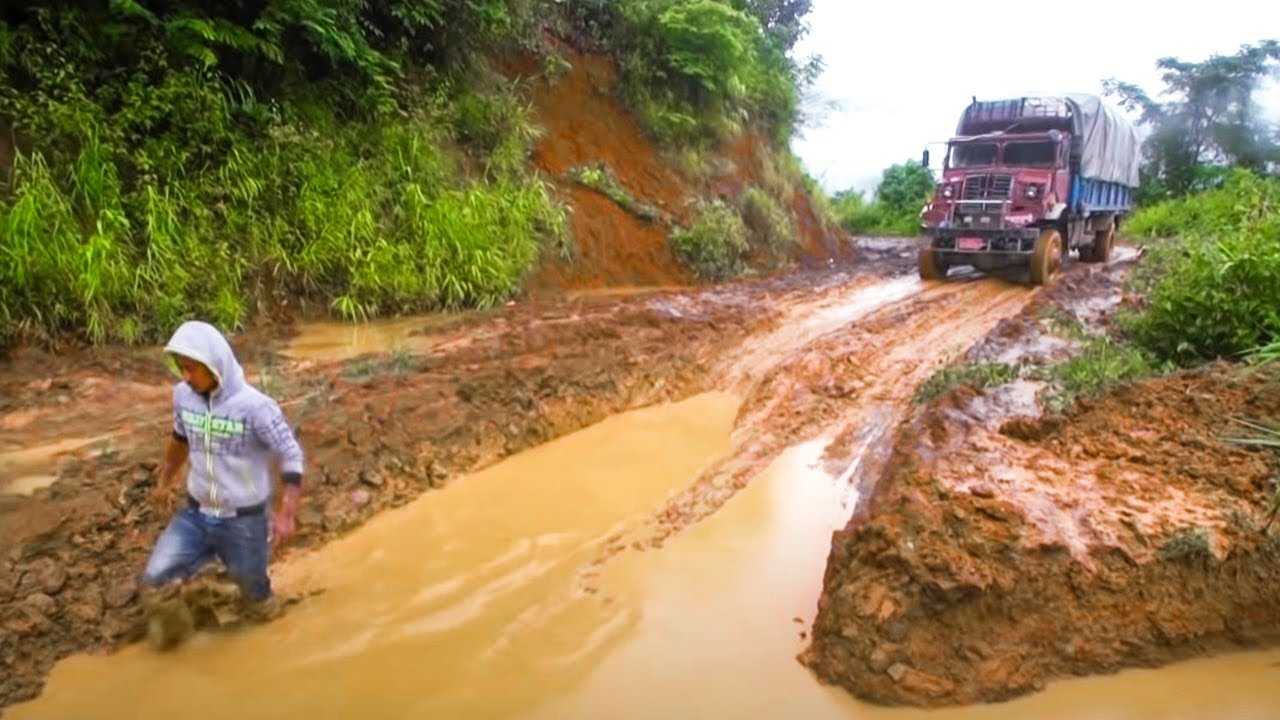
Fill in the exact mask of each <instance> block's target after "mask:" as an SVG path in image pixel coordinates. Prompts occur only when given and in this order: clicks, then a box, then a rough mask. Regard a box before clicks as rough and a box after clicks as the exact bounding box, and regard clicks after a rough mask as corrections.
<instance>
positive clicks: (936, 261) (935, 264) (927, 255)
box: [920, 247, 947, 280]
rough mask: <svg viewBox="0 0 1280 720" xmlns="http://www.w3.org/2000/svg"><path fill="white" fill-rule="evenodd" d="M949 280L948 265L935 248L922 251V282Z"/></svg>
mask: <svg viewBox="0 0 1280 720" xmlns="http://www.w3.org/2000/svg"><path fill="white" fill-rule="evenodd" d="M946 278H947V263H946V261H944V260H943V259H942V258H940V257H938V254H937V253H936V252H934V251H933V248H931V247H927V248H923V249H922V250H921V251H920V279H921V280H945V279H946Z"/></svg>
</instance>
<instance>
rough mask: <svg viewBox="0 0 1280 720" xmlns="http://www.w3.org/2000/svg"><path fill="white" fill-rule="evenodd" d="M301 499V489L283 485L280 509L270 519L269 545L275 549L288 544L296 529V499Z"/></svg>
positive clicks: (295, 486)
mask: <svg viewBox="0 0 1280 720" xmlns="http://www.w3.org/2000/svg"><path fill="white" fill-rule="evenodd" d="M300 497H302V488H301V487H299V486H297V485H285V486H284V495H283V497H281V498H280V509H279V510H277V511H276V513H275V517H274V518H272V521H273V524H272V531H271V544H272V545H275V546H277V547H279V546H281V545H284V544H285V543H287V542H289V538H291V537H293V531H294V529H295V528H296V525H297V523H296V521H295V518H296V517H297V515H298V498H300Z"/></svg>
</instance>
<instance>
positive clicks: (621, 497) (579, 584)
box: [6, 394, 1280, 720]
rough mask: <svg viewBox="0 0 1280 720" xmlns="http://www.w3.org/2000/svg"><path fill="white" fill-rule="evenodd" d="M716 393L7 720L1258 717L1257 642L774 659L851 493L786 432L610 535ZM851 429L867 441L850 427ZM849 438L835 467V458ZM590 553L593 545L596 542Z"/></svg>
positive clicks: (489, 486) (529, 472) (686, 465)
mask: <svg viewBox="0 0 1280 720" xmlns="http://www.w3.org/2000/svg"><path fill="white" fill-rule="evenodd" d="M738 409H739V400H738V399H737V398H735V397H733V396H731V395H726V394H708V395H702V396H698V397H695V398H692V399H690V400H687V401H684V402H682V403H678V404H674V405H667V406H659V407H652V408H648V409H645V410H640V411H636V412H633V413H629V414H626V415H622V416H617V417H614V418H610V419H608V420H606V421H604V422H602V423H600V424H598V425H595V426H593V427H590V428H587V429H586V430H583V431H581V432H579V433H576V434H574V435H570V436H567V437H564V438H561V439H559V440H556V441H553V442H551V443H548V444H546V445H543V446H541V447H539V448H536V449H534V450H531V451H528V452H526V453H523V454H521V455H518V456H515V457H512V458H510V459H508V460H506V461H504V462H502V463H501V464H498V465H495V466H493V467H491V468H489V469H487V470H485V471H482V472H479V473H476V474H474V475H472V476H470V477H467V478H464V479H462V480H460V481H459V482H457V483H456V484H454V485H451V486H450V487H449V488H448V489H446V490H444V491H441V492H436V493H429V494H427V495H424V496H422V497H421V498H419V499H418V500H416V501H415V502H413V503H411V504H409V505H406V506H404V507H401V508H398V509H395V510H391V511H388V512H385V513H384V514H382V515H380V516H379V517H377V518H375V519H373V520H372V521H370V522H369V523H368V524H366V525H365V526H363V527H361V528H359V529H357V530H356V531H354V532H353V533H351V534H350V535H348V536H346V537H345V538H342V539H340V540H338V541H335V542H334V543H331V544H330V545H328V546H326V547H324V548H321V549H318V550H316V551H314V552H312V553H309V554H306V555H302V556H298V557H295V558H294V559H292V560H291V561H290V562H288V563H287V564H286V565H284V566H280V567H277V568H275V571H274V572H275V577H276V580H277V585H278V587H280V588H281V589H282V590H284V591H286V592H303V593H305V592H312V591H323V592H320V593H319V594H316V595H314V596H312V597H310V598H309V599H307V600H306V601H304V602H303V603H302V604H300V605H298V606H296V607H294V608H293V610H292V611H291V612H290V614H288V615H287V616H286V617H285V618H283V619H282V620H280V621H277V622H276V623H274V624H272V625H269V626H266V627H260V628H255V629H252V630H249V631H244V632H240V633H234V634H220V635H201V636H198V637H196V638H195V639H194V640H193V641H192V642H191V643H190V644H188V645H187V646H186V647H184V648H182V649H181V650H179V651H177V652H175V653H172V654H168V655H157V654H154V653H151V652H149V651H147V650H145V649H143V648H142V647H141V646H133V647H129V648H126V649H125V650H123V651H121V652H119V653H117V654H115V655H112V656H98V657H91V656H80V657H75V658H71V659H68V660H66V661H64V662H62V663H60V664H59V665H58V666H57V667H56V668H55V670H54V672H53V674H52V676H51V678H50V681H49V684H48V686H47V688H46V690H45V692H44V694H43V695H42V696H41V697H40V698H38V699H36V700H35V701H33V702H31V703H28V704H25V705H19V706H15V707H12V708H9V710H8V711H7V713H6V715H7V717H10V718H68V719H69V718H152V717H154V718H174V717H187V718H204V717H210V718H212V717H220V718H227V717H246V718H268V717H271V718H281V717H300V718H349V717H371V718H426V717H436V718H529V719H544V718H774V717H803V718H832V719H836V718H849V719H853V718H890V719H891V718H902V719H903V720H907V719H908V718H939V719H942V720H945V719H947V718H956V719H960V718H996V717H1002V718H1005V717H1027V718H1062V719H1066V718H1095V719H1100V720H1101V719H1111V718H1152V719H1155V718H1159V719H1161V720H1174V719H1181V718H1186V719H1187V720H1192V719H1195V720H1199V719H1202V718H1232V719H1235V720H1255V719H1256V720H1263V719H1270V718H1277V717H1280V651H1272V652H1263V653H1253V654H1240V655H1231V656H1224V657H1219V658H1212V659H1207V660H1202V661H1196V662H1189V663H1184V664H1180V665H1176V666H1172V667H1168V668H1164V669H1161V670H1157V671H1137V672H1126V673H1122V674H1119V675H1115V676H1110V677H1102V678H1091V679H1083V680H1074V681H1068V682H1061V683H1056V684H1054V685H1051V686H1050V688H1049V689H1048V690H1047V691H1045V692H1043V693H1040V694H1038V695H1035V696H1032V697H1029V698H1026V699H1023V700H1019V701H1015V702H1011V703H1005V704H1001V705H990V706H978V707H970V708H959V709H953V710H942V711H929V712H925V711H919V710H914V709H886V708H879V707H873V706H869V705H865V704H862V703H859V702H857V701H855V700H853V699H852V698H850V697H849V696H848V695H846V694H845V693H844V692H843V691H841V690H838V689H834V688H828V687H823V686H821V685H819V684H818V683H817V682H816V681H814V680H813V678H812V677H811V676H810V675H809V674H808V672H807V671H806V670H805V669H804V668H803V667H802V666H801V665H800V664H799V663H798V662H796V660H795V659H794V658H795V655H796V654H797V653H798V652H799V651H800V650H801V649H802V648H803V647H804V643H805V639H804V634H805V632H806V631H807V628H808V627H809V624H810V622H811V621H812V618H813V614H814V612H815V609H816V608H815V606H816V602H817V598H818V595H819V592H820V589H821V578H822V572H823V567H824V564H825V562H826V553H827V549H828V547H829V542H830V534H831V531H832V529H834V528H836V527H839V526H841V525H843V524H844V522H845V521H846V519H847V517H848V515H849V513H850V512H851V511H852V508H853V505H854V504H855V503H856V501H857V497H856V493H855V492H854V491H852V490H851V489H850V484H849V482H848V478H849V477H850V476H851V475H852V474H853V472H854V470H856V467H851V468H849V470H848V471H847V472H845V473H843V474H842V476H841V477H833V476H832V475H830V474H828V473H827V472H825V471H824V470H823V469H822V468H823V467H824V463H823V462H822V461H821V460H822V455H823V450H824V446H825V441H823V440H815V441H813V442H810V443H807V444H803V445H799V446H797V447H793V448H791V449H790V450H788V451H787V452H785V453H783V454H782V455H781V456H780V457H779V458H778V459H777V460H776V461H775V462H774V463H773V464H772V465H771V466H770V468H769V469H768V470H767V471H766V472H765V473H763V474H762V475H761V476H759V477H758V478H756V480H755V481H754V482H752V483H751V484H750V485H749V486H748V487H747V488H746V489H745V490H743V491H742V492H740V493H739V494H738V495H736V496H735V497H733V498H732V499H731V500H730V501H729V502H728V503H727V504H726V505H725V506H724V507H723V508H721V509H720V511H719V512H717V513H716V514H715V515H713V516H711V517H710V518H708V519H706V520H705V521H703V522H702V523H700V524H698V525H696V526H694V527H692V528H690V529H688V530H687V531H686V532H684V533H682V534H679V535H676V536H674V537H672V538H671V539H669V540H668V541H667V542H666V543H665V545H663V546H662V547H661V548H660V549H650V548H647V547H646V548H645V549H635V548H632V547H628V548H626V549H625V550H623V551H622V552H620V553H614V552H608V551H609V550H611V549H612V550H616V549H617V546H618V545H619V544H620V543H622V542H623V540H622V538H624V537H627V536H628V535H629V534H630V535H634V534H636V531H637V528H639V527H640V526H642V525H643V523H644V522H645V520H646V519H647V517H648V515H649V513H651V512H652V511H653V509H654V508H657V507H659V506H660V505H661V503H662V501H663V500H664V498H667V497H669V496H670V495H671V494H672V493H674V492H676V491H678V490H680V489H681V488H684V487H686V486H687V485H688V484H689V483H690V482H691V481H692V480H693V479H694V478H695V477H697V476H698V474H699V473H700V472H701V471H702V470H703V469H704V468H707V467H709V466H710V465H711V464H712V463H714V462H716V461H717V460H718V459H722V458H723V456H724V454H725V453H726V452H728V450H729V448H730V447H731V445H730V434H731V431H732V429H733V425H734V420H735V416H736V415H737V412H738ZM872 441H874V438H873V440H872ZM856 460H857V459H856V458H855V463H856ZM606 556H608V557H609V558H610V559H608V560H607V561H605V562H603V563H602V562H600V560H601V558H603V557H606Z"/></svg>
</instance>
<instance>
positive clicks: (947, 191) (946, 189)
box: [942, 183, 956, 200]
mask: <svg viewBox="0 0 1280 720" xmlns="http://www.w3.org/2000/svg"><path fill="white" fill-rule="evenodd" d="M955 194H956V192H955V190H952V189H951V183H947V184H946V185H943V186H942V197H944V198H946V199H948V200H950V199H951V196H952V195H955Z"/></svg>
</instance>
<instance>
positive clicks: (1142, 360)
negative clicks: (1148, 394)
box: [1031, 336, 1161, 412]
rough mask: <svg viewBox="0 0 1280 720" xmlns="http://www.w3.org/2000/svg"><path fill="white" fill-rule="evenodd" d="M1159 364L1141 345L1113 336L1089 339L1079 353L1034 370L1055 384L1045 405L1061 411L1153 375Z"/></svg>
mask: <svg viewBox="0 0 1280 720" xmlns="http://www.w3.org/2000/svg"><path fill="white" fill-rule="evenodd" d="M1160 369H1161V368H1160V366H1159V365H1158V364H1157V363H1155V362H1154V361H1153V360H1152V359H1151V357H1150V356H1149V355H1148V354H1147V353H1146V352H1145V351H1143V350H1142V349H1141V348H1137V347H1133V346H1130V345H1126V344H1124V343H1122V342H1118V341H1116V340H1113V339H1112V338H1110V337H1105V336H1104V337H1095V338H1092V339H1090V340H1089V341H1087V343H1086V344H1085V346H1084V348H1083V349H1082V350H1081V352H1080V353H1078V354H1076V355H1074V356H1072V357H1071V358H1070V359H1068V360H1065V361H1063V362H1060V363H1055V364H1053V365H1050V366H1048V367H1045V368H1041V369H1039V370H1038V371H1036V372H1034V373H1032V375H1031V376H1032V377H1033V378H1036V379H1040V380H1045V381H1048V382H1050V383H1052V384H1053V389H1052V390H1051V391H1050V392H1049V393H1048V394H1047V395H1046V396H1045V398H1044V400H1043V402H1044V405H1045V409H1047V410H1049V411H1051V412H1062V411H1064V410H1066V409H1067V408H1070V407H1071V406H1072V405H1074V404H1075V402H1076V400H1077V399H1079V398H1081V397H1087V396H1093V395H1097V394H1098V393H1100V392H1102V391H1103V390H1105V389H1107V388H1109V387H1112V386H1113V385H1117V384H1120V383H1123V382H1129V381H1134V380H1140V379H1142V378H1147V377H1152V376H1154V375H1155V374H1157V372H1159V371H1160Z"/></svg>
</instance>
